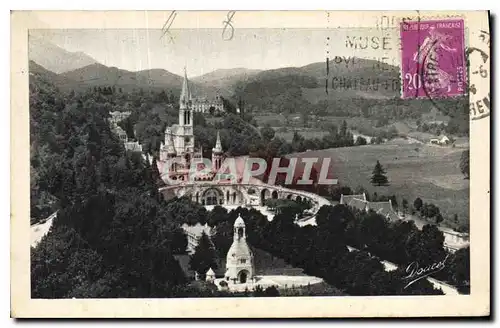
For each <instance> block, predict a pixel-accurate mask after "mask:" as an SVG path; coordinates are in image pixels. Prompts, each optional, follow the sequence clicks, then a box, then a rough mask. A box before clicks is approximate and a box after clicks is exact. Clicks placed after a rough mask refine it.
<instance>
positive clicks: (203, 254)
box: [189, 232, 217, 279]
mask: <svg viewBox="0 0 500 328" xmlns="http://www.w3.org/2000/svg"><path fill="white" fill-rule="evenodd" d="M216 258H217V257H216V253H215V249H214V247H213V245H212V242H211V241H210V238H209V237H208V236H207V235H206V234H205V232H203V233H202V234H201V236H200V238H199V239H198V245H196V248H195V250H194V253H193V255H191V257H190V259H189V267H190V268H191V270H193V271H195V272H198V274H199V275H200V276H201V277H202V279H204V277H205V274H206V273H207V271H208V269H210V268H212V269H216V268H217V262H216Z"/></svg>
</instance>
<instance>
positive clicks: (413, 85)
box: [401, 19, 467, 98]
mask: <svg viewBox="0 0 500 328" xmlns="http://www.w3.org/2000/svg"><path fill="white" fill-rule="evenodd" d="M401 45H402V52H401V55H402V61H401V67H402V79H403V88H402V96H403V98H419V97H429V98H444V97H450V96H459V95H464V94H465V92H466V71H467V70H466V61H465V58H464V57H465V55H464V50H465V46H464V23H463V20H461V19H453V20H436V21H415V22H404V23H402V24H401Z"/></svg>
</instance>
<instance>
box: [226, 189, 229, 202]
mask: <svg viewBox="0 0 500 328" xmlns="http://www.w3.org/2000/svg"><path fill="white" fill-rule="evenodd" d="M226 204H229V190H226Z"/></svg>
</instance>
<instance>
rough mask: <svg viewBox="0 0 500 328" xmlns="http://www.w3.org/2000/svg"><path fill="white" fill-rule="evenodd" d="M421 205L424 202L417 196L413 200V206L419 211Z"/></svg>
mask: <svg viewBox="0 0 500 328" xmlns="http://www.w3.org/2000/svg"><path fill="white" fill-rule="evenodd" d="M422 205H424V202H423V201H422V199H420V197H417V198H416V199H415V201H414V202H413V207H415V209H416V210H417V211H420V209H421V208H422Z"/></svg>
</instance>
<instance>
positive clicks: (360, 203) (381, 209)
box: [340, 193, 401, 221]
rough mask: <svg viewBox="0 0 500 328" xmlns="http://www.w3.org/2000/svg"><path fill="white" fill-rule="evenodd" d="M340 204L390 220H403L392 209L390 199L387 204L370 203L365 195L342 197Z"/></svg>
mask: <svg viewBox="0 0 500 328" xmlns="http://www.w3.org/2000/svg"><path fill="white" fill-rule="evenodd" d="M340 204H344V205H347V206H350V207H354V208H357V209H358V210H362V211H366V212H368V211H370V210H372V211H374V212H376V213H378V214H380V215H383V216H384V217H386V218H388V219H390V220H392V221H393V220H399V219H401V218H400V217H399V215H398V214H397V213H396V211H394V209H393V207H392V202H391V200H390V199H389V200H388V201H385V202H369V201H367V200H366V195H365V193H363V194H360V195H343V194H342V195H340Z"/></svg>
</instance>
